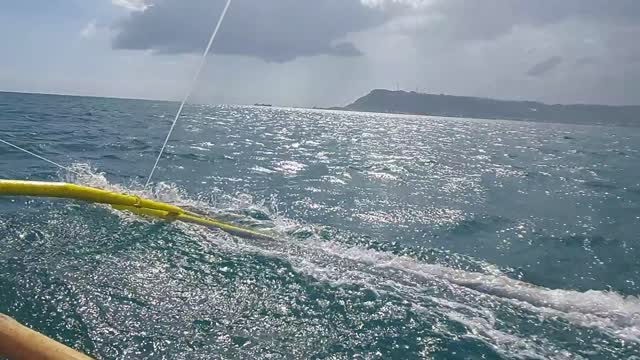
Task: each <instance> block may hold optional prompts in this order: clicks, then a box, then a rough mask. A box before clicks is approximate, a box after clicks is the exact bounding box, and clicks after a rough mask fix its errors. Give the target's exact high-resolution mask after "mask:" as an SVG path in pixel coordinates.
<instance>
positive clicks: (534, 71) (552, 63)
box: [527, 56, 562, 77]
mask: <svg viewBox="0 0 640 360" xmlns="http://www.w3.org/2000/svg"><path fill="white" fill-rule="evenodd" d="M561 63H562V57H560V56H552V57H550V58H548V59H547V60H545V61H542V62H539V63H537V64H535V65H533V66H532V67H531V68H530V69H529V71H527V75H529V76H534V77H537V76H542V75H544V74H546V73H548V72H549V71H551V70H553V69H555V68H556V67H557V66H558V65H560V64H561Z"/></svg>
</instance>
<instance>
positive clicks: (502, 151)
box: [0, 93, 640, 359]
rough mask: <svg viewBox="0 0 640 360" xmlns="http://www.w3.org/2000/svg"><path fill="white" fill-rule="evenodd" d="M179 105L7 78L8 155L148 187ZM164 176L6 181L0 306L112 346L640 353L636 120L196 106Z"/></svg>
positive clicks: (2, 154) (371, 355) (4, 170)
mask: <svg viewBox="0 0 640 360" xmlns="http://www.w3.org/2000/svg"><path fill="white" fill-rule="evenodd" d="M177 106H178V104H176V103H172V102H158V101H143V100H121V99H107V98H89V97H69V96H54V95H26V94H16V93H0V138H2V139H5V140H7V141H11V142H13V143H15V144H17V145H19V146H22V147H24V148H26V149H28V150H31V151H33V152H36V153H38V154H41V155H43V156H46V157H48V158H50V159H52V160H54V161H57V162H59V163H62V164H65V165H66V166H70V167H71V168H72V169H73V170H74V171H76V172H77V173H78V174H74V173H69V172H65V171H62V170H59V169H57V168H55V167H53V166H51V165H49V164H48V163H46V162H43V161H41V160H38V159H36V158H33V157H30V156H29V155H27V154H24V153H21V152H18V151H16V150H14V149H12V148H9V147H6V146H5V145H1V146H0V177H2V178H7V179H30V180H50V181H73V182H76V183H80V184H85V185H92V186H99V187H103V188H107V189H116V190H121V191H142V185H141V184H144V181H145V180H146V176H147V175H148V173H149V171H150V170H151V167H152V165H153V162H154V160H155V156H156V155H157V152H158V151H159V148H160V146H161V144H162V141H163V140H164V137H165V136H166V133H167V131H168V129H169V127H170V124H171V121H172V120H173V115H174V114H175V111H176V109H177ZM146 194H147V195H148V196H152V197H155V198H159V199H162V200H165V201H171V202H173V203H176V204H179V205H183V206H188V207H192V208H196V209H198V210H199V211H203V212H206V213H209V214H215V215H216V216H219V217H223V218H225V219H228V220H230V221H234V222H237V223H240V224H243V225H246V226H250V227H253V228H256V229H268V230H269V231H272V232H274V233H276V234H278V236H277V240H246V239H241V238H237V237H233V236H230V235H228V234H225V233H221V232H218V231H215V230H210V229H204V228H201V227H198V226H196V225H184V224H171V223H165V222H161V221H153V220H149V219H144V218H140V217H136V216H134V215H130V214H126V213H120V212H117V211H115V210H112V209H110V208H108V207H105V206H99V205H93V204H88V203H82V202H76V201H67V200H54V199H35V198H18V197H0V244H1V246H0V312H2V313H6V314H8V315H10V316H12V317H14V318H15V319H17V320H18V321H20V322H22V323H23V324H26V325H28V326H30V327H32V328H34V329H37V330H38V331H41V332H42V333H44V334H46V335H48V336H50V337H52V338H54V339H56V340H58V341H61V342H63V343H65V344H68V345H70V346H73V347H75V348H77V349H79V350H81V351H83V352H85V353H87V354H89V355H91V356H94V357H96V358H99V359H151V358H153V359H218V358H220V359H431V358H433V359H581V358H582V359H629V358H634V357H635V358H636V359H637V358H640V300H639V299H638V294H640V129H639V128H622V127H603V126H577V125H562V124H538V123H530V122H516V121H498V120H478V119H453V118H439V117H430V116H406V115H390V114H375V113H356V112H338V111H323V110H309V109H294V108H269V107H253V106H228V105H188V106H187V107H186V108H185V111H184V113H183V118H181V119H180V121H179V123H178V125H177V127H176V131H175V133H174V136H173V138H172V139H171V141H170V142H169V146H168V149H167V152H166V154H165V156H164V157H163V159H162V160H161V161H160V165H159V168H158V170H157V171H156V175H155V178H154V186H153V189H150V190H147V191H146Z"/></svg>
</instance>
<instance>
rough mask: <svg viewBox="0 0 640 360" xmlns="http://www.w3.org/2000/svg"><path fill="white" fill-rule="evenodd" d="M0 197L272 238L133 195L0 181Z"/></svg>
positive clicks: (26, 182) (33, 182) (31, 182)
mask: <svg viewBox="0 0 640 360" xmlns="http://www.w3.org/2000/svg"><path fill="white" fill-rule="evenodd" d="M0 196H35V197H52V198H65V199H74V200H82V201H87V202H93V203H99V204H107V205H111V207H113V208H114V209H117V210H125V211H129V212H132V213H134V214H137V215H143V216H149V217H154V218H160V219H163V220H168V221H182V222H186V223H191V224H198V225H202V226H206V227H209V228H214V229H219V230H222V231H224V232H227V233H229V234H232V235H236V236H239V237H243V238H248V239H269V240H273V239H274V237H273V236H271V235H269V234H265V233H262V232H259V231H256V230H252V229H248V228H245V227H241V226H237V225H233V224H229V223H226V222H224V221H220V220H217V219H214V218H209V217H206V216H203V215H200V214H196V213H194V212H191V211H188V210H185V209H183V208H181V207H179V206H175V205H172V204H167V203H164V202H160V201H155V200H150V199H145V198H143V197H140V196H137V195H131V194H126V193H117V192H113V191H108V190H103V189H97V188H93V187H89V186H82V185H76V184H69V183H60V182H43V181H23V180H0Z"/></svg>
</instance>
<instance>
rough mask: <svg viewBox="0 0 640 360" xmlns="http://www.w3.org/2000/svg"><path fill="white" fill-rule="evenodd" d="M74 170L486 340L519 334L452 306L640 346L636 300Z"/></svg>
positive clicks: (201, 232) (233, 201) (232, 248)
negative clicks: (551, 284)
mask: <svg viewBox="0 0 640 360" xmlns="http://www.w3.org/2000/svg"><path fill="white" fill-rule="evenodd" d="M73 170H75V171H77V172H78V173H79V174H67V176H66V180H67V181H74V182H77V183H81V184H84V185H89V186H95V187H100V188H105V189H109V190H113V191H127V192H132V193H136V194H140V195H143V196H152V197H155V198H157V199H160V200H162V201H167V202H172V203H176V204H179V205H181V206H189V207H192V208H195V209H198V210H199V211H202V212H205V213H216V214H223V215H224V214H226V215H227V216H229V217H230V218H234V217H235V218H234V219H235V220H237V221H240V222H244V223H245V224H249V225H250V226H255V227H270V228H272V229H273V230H274V231H275V232H276V233H277V234H279V239H278V240H277V241H273V240H250V241H249V240H242V239H237V238H233V237H231V236H229V235H227V234H222V233H219V232H215V231H211V230H208V229H204V228H200V227H197V226H195V225H187V224H176V225H175V226H176V227H177V228H178V229H180V231H183V232H186V233H188V234H191V235H193V236H194V237H197V238H201V239H206V241H209V242H212V243H214V244H216V245H217V246H219V247H220V248H221V249H223V250H225V251H228V252H231V253H239V252H241V253H252V254H260V255H261V256H267V257H273V258H278V259H282V260H285V261H287V262H289V263H290V264H291V266H292V267H293V268H294V269H295V270H296V271H297V272H299V273H302V274H305V275H306V276H310V277H311V278H313V279H314V281H318V282H324V283H327V284H330V285H331V286H341V285H344V284H355V285H359V286H364V287H366V288H368V289H371V290H373V291H375V292H378V293H385V292H392V293H394V294H395V295H396V296H401V297H403V298H405V299H407V300H411V299H413V300H417V301H416V302H415V303H414V305H415V306H416V307H424V306H425V302H426V303H431V304H434V303H436V304H439V307H438V308H439V310H438V311H443V312H444V313H445V314H446V316H447V317H448V318H450V319H452V320H454V321H458V322H460V323H462V324H465V325H466V326H467V327H470V328H473V327H481V328H482V333H483V334H484V336H489V335H487V334H492V335H491V336H493V337H500V336H503V337H504V336H507V337H508V336H513V335H508V334H505V333H504V332H500V331H498V330H496V329H495V324H493V325H492V324H491V322H490V321H486V319H484V320H482V319H479V318H477V316H476V317H475V318H474V317H472V318H469V316H468V314H463V313H460V312H455V313H452V312H451V310H452V309H451V307H452V305H451V304H453V303H455V304H458V305H456V306H454V307H463V308H464V307H470V308H474V309H482V311H485V312H489V313H492V312H493V311H495V309H492V308H491V306H489V305H488V304H489V303H496V302H498V303H500V304H503V305H505V306H509V307H515V308H519V309H521V311H526V312H529V313H532V314H534V315H535V316H538V317H543V318H545V319H548V320H550V321H551V320H556V319H562V320H564V321H567V322H569V323H571V324H574V325H576V326H580V327H586V328H593V329H596V330H598V331H601V332H603V333H605V334H608V335H609V336H612V337H614V338H618V339H622V340H625V341H631V342H634V343H640V299H639V298H638V297H635V296H623V295H621V294H618V293H615V292H610V291H602V290H588V291H576V290H571V289H551V288H546V287H542V286H538V285H535V284H531V283H527V282H524V281H521V280H517V279H513V278H511V277H509V276H507V275H505V273H504V272H502V271H500V270H499V269H498V268H497V267H495V266H492V265H490V264H487V265H486V266H483V267H482V268H480V269H474V270H473V271H469V270H468V269H465V268H462V267H452V266H448V265H447V264H440V263H437V262H435V263H434V262H426V261H424V260H421V259H419V258H417V257H416V256H407V255H398V254H394V253H393V252H391V251H381V250H377V249H371V248H367V247H366V246H364V245H351V244H346V243H343V242H341V239H340V238H339V237H334V238H331V239H326V238H323V237H322V236H321V232H322V230H321V229H320V228H318V227H315V226H311V225H306V224H300V223H298V222H296V221H293V220H291V219H288V218H285V217H283V216H279V215H278V213H277V210H274V209H273V206H271V207H270V206H268V205H265V204H264V203H258V204H256V203H255V202H254V201H253V199H252V198H251V197H248V196H240V197H225V198H224V199H222V200H221V199H218V201H217V202H216V203H215V204H212V202H211V201H202V200H193V199H191V198H190V197H189V196H188V195H187V194H186V192H185V191H183V190H181V189H179V188H178V187H177V186H175V185H171V184H163V183H161V184H158V185H156V186H155V187H154V188H153V189H150V190H146V191H145V190H142V188H141V186H140V185H139V184H135V183H132V184H130V186H127V187H123V186H120V185H114V184H110V183H109V182H108V181H107V179H106V178H105V176H104V174H100V173H95V172H93V170H92V169H91V168H90V167H88V166H87V165H86V164H76V165H74V167H73ZM501 220H502V219H499V220H498V222H500V221H501ZM443 304H444V305H443ZM491 316H492V317H495V316H496V315H495V314H493V315H491ZM492 339H493V340H495V341H498V340H499V339H494V338H492ZM503 340H504V339H503ZM520 345H522V344H520ZM530 345H531V346H528V347H526V349H527V350H526V351H533V350H536V349H537V350H540V348H539V347H538V346H537V345H535V346H534V344H530ZM544 348H545V349H547V350H548V349H551V348H552V347H547V346H544ZM557 354H558V353H556V355H557Z"/></svg>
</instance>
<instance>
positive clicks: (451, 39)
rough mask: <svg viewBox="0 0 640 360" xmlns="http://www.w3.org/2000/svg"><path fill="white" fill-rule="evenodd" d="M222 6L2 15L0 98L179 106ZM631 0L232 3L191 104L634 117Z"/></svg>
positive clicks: (638, 25)
mask: <svg viewBox="0 0 640 360" xmlns="http://www.w3.org/2000/svg"><path fill="white" fill-rule="evenodd" d="M225 2H226V0H20V1H3V2H2V3H0V44H2V52H1V53H0V55H1V56H0V90H12V91H26V92H45V93H65V94H83V95H99V96H116V97H133V98H155V99H178V98H180V97H181V96H182V93H183V92H184V91H185V89H186V88H187V86H188V83H189V81H190V79H191V77H192V74H193V72H194V71H195V69H196V66H197V63H198V57H199V55H200V53H201V52H202V50H203V48H204V46H205V45H206V41H207V38H208V36H209V34H210V32H211V30H212V29H213V27H214V26H215V23H216V22H217V19H218V16H219V15H220V12H221V10H222V8H223V6H224V3H225ZM639 38H640V1H637V0H482V1H480V0H233V2H232V4H231V7H230V9H229V12H228V15H227V18H226V19H225V21H224V23H223V25H222V29H221V31H220V33H219V36H218V38H217V40H216V42H215V43H214V45H213V50H212V51H213V53H214V54H213V55H212V56H210V57H209V59H208V63H207V66H206V68H205V71H204V73H203V75H202V78H201V79H200V81H199V83H198V86H197V87H196V91H195V94H194V100H196V101H200V102H207V103H254V102H271V103H275V104H283V105H299V106H313V105H318V106H327V105H344V104H347V103H349V102H351V101H352V100H354V99H355V98H357V97H359V96H361V95H363V94H365V93H367V92H368V91H369V90H371V89H373V88H390V89H393V88H396V87H399V88H401V89H404V90H416V89H418V90H419V91H423V92H431V93H446V94H453V95H471V96H485V97H496V98H503V99H529V100H540V101H545V102H551V103H606V104H640V41H639V40H638V39H639Z"/></svg>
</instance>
